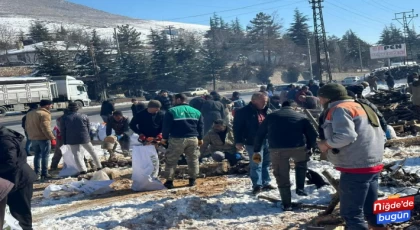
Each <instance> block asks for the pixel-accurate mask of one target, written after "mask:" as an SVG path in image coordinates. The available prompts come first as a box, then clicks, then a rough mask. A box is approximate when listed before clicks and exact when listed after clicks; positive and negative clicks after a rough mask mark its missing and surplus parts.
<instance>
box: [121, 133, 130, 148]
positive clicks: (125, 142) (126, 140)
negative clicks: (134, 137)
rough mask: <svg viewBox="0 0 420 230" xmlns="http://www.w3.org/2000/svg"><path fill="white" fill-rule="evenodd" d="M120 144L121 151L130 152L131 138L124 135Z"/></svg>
mask: <svg viewBox="0 0 420 230" xmlns="http://www.w3.org/2000/svg"><path fill="white" fill-rule="evenodd" d="M118 143H120V145H121V150H123V151H128V150H130V137H129V136H127V135H123V136H122V137H121V138H120V140H118Z"/></svg>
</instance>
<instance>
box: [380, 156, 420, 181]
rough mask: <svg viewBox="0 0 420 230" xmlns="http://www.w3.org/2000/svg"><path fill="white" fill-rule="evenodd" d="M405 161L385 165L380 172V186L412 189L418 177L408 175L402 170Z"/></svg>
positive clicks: (419, 176) (415, 174)
mask: <svg viewBox="0 0 420 230" xmlns="http://www.w3.org/2000/svg"><path fill="white" fill-rule="evenodd" d="M406 159H407V158H406ZM406 159H404V160H402V161H394V162H392V163H389V164H387V165H385V166H384V170H383V171H382V172H381V183H380V184H381V185H383V186H389V187H413V186H415V185H416V184H417V183H419V182H420V175H418V174H417V173H408V172H406V171H405V170H404V169H403V166H404V163H405V161H406Z"/></svg>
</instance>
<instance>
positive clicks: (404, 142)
mask: <svg viewBox="0 0 420 230" xmlns="http://www.w3.org/2000/svg"><path fill="white" fill-rule="evenodd" d="M413 145H420V136H419V137H409V138H404V139H392V140H388V141H387V142H386V143H385V147H400V146H403V147H409V146H413Z"/></svg>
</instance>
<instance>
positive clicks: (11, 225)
mask: <svg viewBox="0 0 420 230" xmlns="http://www.w3.org/2000/svg"><path fill="white" fill-rule="evenodd" d="M2 229H10V230H22V228H21V227H20V225H19V221H18V220H16V219H15V218H14V217H13V216H12V214H11V213H10V210H9V206H7V205H6V213H5V215H4V226H2Z"/></svg>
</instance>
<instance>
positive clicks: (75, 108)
mask: <svg viewBox="0 0 420 230" xmlns="http://www.w3.org/2000/svg"><path fill="white" fill-rule="evenodd" d="M67 109H69V110H78V109H79V106H77V104H76V103H75V102H70V103H69V105H68V106H67Z"/></svg>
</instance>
